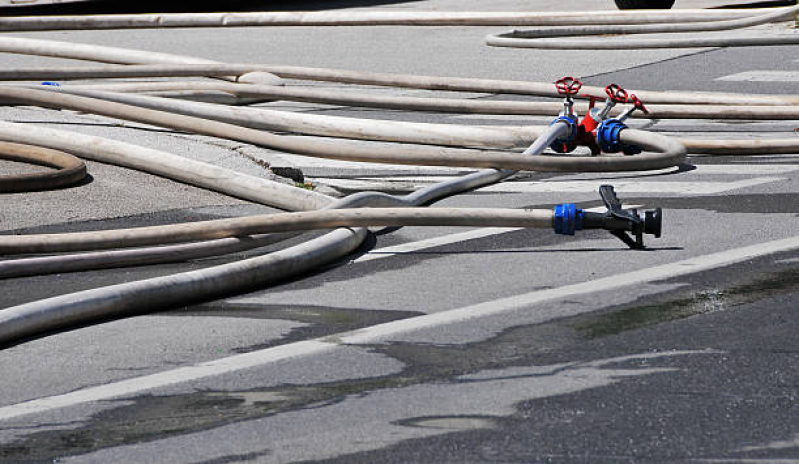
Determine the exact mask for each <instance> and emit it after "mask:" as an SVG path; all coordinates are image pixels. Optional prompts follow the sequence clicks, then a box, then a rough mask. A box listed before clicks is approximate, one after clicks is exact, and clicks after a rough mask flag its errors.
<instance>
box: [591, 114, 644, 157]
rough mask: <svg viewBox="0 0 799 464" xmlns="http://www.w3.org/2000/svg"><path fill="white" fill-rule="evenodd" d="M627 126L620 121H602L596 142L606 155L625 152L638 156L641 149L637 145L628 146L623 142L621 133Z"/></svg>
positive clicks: (597, 131)
mask: <svg viewBox="0 0 799 464" xmlns="http://www.w3.org/2000/svg"><path fill="white" fill-rule="evenodd" d="M624 129H627V126H626V125H625V124H624V123H623V122H621V121H619V120H618V119H606V120H604V121H602V124H600V125H599V128H597V130H596V142H597V145H599V148H601V149H602V151H604V152H605V153H618V152H623V153H624V154H625V155H637V154H638V153H641V148H640V147H639V146H637V145H626V144H623V143H622V142H621V137H620V134H621V131H623V130H624Z"/></svg>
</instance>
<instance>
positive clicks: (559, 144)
mask: <svg viewBox="0 0 799 464" xmlns="http://www.w3.org/2000/svg"><path fill="white" fill-rule="evenodd" d="M560 121H564V122H565V123H566V124H568V126H569V133H568V134H567V135H566V137H563V138H559V139H555V141H554V142H553V143H552V145H550V147H549V148H551V149H552V150H553V151H555V152H556V153H566V152H568V151H570V150H569V145H571V143H572V142H573V141H574V138H575V137H577V116H574V115H571V116H558V117H557V118H555V119H554V120H553V121H552V122H551V123H549V125H550V126H552V125H554V124H556V123H558V122H560ZM572 148H573V147H572Z"/></svg>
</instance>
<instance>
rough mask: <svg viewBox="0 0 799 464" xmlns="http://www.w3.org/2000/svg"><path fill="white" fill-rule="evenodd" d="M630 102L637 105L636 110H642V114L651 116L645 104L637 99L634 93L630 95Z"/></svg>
mask: <svg viewBox="0 0 799 464" xmlns="http://www.w3.org/2000/svg"><path fill="white" fill-rule="evenodd" d="M629 101H630V103H632V104H633V105H635V108H636V109H638V110H640V111H641V112H642V113H644V114H649V110H647V109H646V106H644V102H642V101H641V100H639V99H638V97H636V96H635V94H634V93H633V94H630V98H629Z"/></svg>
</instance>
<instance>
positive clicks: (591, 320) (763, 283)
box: [567, 268, 799, 338]
mask: <svg viewBox="0 0 799 464" xmlns="http://www.w3.org/2000/svg"><path fill="white" fill-rule="evenodd" d="M797 290H799V269H796V268H793V269H786V270H783V271H778V272H775V273H772V274H770V275H768V276H766V277H763V278H760V279H758V280H755V281H753V282H749V283H744V284H739V285H733V286H729V287H726V288H723V289H719V290H703V291H697V292H694V293H691V294H689V295H688V296H686V297H683V298H678V299H674V300H669V301H663V302H659V303H655V304H638V305H633V306H630V307H626V308H624V309H616V310H614V309H613V308H610V309H608V310H606V311H603V313H602V314H590V315H585V316H579V317H576V318H572V319H570V320H569V321H568V322H567V325H568V326H569V327H571V328H573V329H575V330H577V331H579V332H580V333H581V334H582V335H583V336H584V337H585V338H598V337H604V336H608V335H614V334H618V333H621V332H626V331H628V330H635V329H638V328H642V327H646V326H649V325H654V324H660V323H663V322H669V321H674V320H677V319H683V318H686V317H691V316H696V315H699V314H706V313H710V312H715V311H724V310H729V309H733V308H735V307H736V306H740V305H744V304H747V303H751V302H754V301H757V300H759V299H762V298H766V297H770V296H773V295H776V294H780V293H788V292H795V291H797Z"/></svg>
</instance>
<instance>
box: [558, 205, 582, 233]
mask: <svg viewBox="0 0 799 464" xmlns="http://www.w3.org/2000/svg"><path fill="white" fill-rule="evenodd" d="M554 213H555V216H554V217H553V218H552V228H553V229H555V233H556V234H563V235H574V231H575V230H583V210H581V209H577V208H576V207H575V206H574V203H565V204H562V205H557V206H555V210H554Z"/></svg>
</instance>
